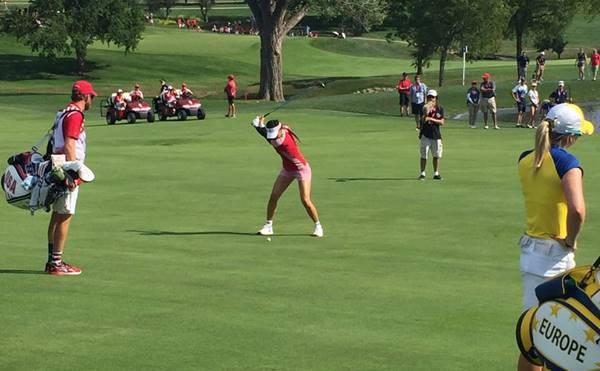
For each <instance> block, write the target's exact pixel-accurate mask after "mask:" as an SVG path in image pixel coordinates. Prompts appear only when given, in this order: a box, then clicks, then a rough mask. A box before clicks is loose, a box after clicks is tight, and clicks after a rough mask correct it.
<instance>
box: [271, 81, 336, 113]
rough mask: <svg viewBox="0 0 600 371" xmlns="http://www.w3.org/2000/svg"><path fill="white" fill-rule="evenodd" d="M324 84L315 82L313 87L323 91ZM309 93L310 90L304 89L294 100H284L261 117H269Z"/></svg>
mask: <svg viewBox="0 0 600 371" xmlns="http://www.w3.org/2000/svg"><path fill="white" fill-rule="evenodd" d="M325 84H326V83H324V82H323V81H317V83H316V85H315V86H318V87H320V88H323V89H325ZM310 91H311V89H310V88H307V89H306V90H305V91H304V92H302V93H300V94H298V95H296V96H295V97H294V99H289V100H286V101H284V102H283V103H281V104H280V105H278V106H277V107H275V108H274V109H273V110H271V111H269V112H267V113H265V114H264V115H263V117H267V116H269V115H270V114H271V113H273V112H276V111H279V110H280V109H282V108H283V107H285V106H287V105H288V103H290V102H291V101H295V100H296V99H298V98H300V97H302V96H304V95H306V94H308V93H309V92H310Z"/></svg>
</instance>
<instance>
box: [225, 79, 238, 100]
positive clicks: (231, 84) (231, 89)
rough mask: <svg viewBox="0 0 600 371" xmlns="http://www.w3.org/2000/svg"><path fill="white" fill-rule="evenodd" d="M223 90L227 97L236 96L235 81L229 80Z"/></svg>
mask: <svg viewBox="0 0 600 371" xmlns="http://www.w3.org/2000/svg"><path fill="white" fill-rule="evenodd" d="M225 89H227V95H229V96H232V97H235V96H236V95H237V85H236V83H235V80H229V81H228V82H227V86H226V87H225Z"/></svg>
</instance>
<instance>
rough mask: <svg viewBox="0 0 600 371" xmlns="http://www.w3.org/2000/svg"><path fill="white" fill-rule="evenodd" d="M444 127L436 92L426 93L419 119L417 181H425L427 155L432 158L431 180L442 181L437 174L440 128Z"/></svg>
mask: <svg viewBox="0 0 600 371" xmlns="http://www.w3.org/2000/svg"><path fill="white" fill-rule="evenodd" d="M442 125H444V109H443V108H442V107H441V106H439V105H438V104H437V91H435V90H429V91H428V92H427V103H426V104H425V106H424V107H423V116H422V119H421V131H420V132H419V139H421V175H419V180H425V167H426V165H427V154H428V152H431V154H432V156H433V179H435V180H442V176H441V175H440V173H439V163H440V158H442V133H441V131H440V127H441V126H442Z"/></svg>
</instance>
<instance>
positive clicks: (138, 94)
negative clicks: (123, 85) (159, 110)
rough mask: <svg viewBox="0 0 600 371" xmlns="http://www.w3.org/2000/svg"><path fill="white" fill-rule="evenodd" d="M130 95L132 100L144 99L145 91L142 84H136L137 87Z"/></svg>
mask: <svg viewBox="0 0 600 371" xmlns="http://www.w3.org/2000/svg"><path fill="white" fill-rule="evenodd" d="M129 96H130V97H131V101H132V102H135V101H141V100H144V93H142V90H141V89H140V84H135V87H134V88H133V90H132V91H131V93H129Z"/></svg>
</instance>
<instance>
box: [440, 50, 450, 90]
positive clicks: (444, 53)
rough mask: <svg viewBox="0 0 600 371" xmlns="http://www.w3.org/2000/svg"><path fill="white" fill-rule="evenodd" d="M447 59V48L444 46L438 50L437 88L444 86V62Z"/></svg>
mask: <svg viewBox="0 0 600 371" xmlns="http://www.w3.org/2000/svg"><path fill="white" fill-rule="evenodd" d="M447 59H448V47H447V46H444V47H443V48H442V49H441V50H440V71H439V74H438V86H440V87H441V86H442V85H443V84H444V74H445V72H446V60H447Z"/></svg>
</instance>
